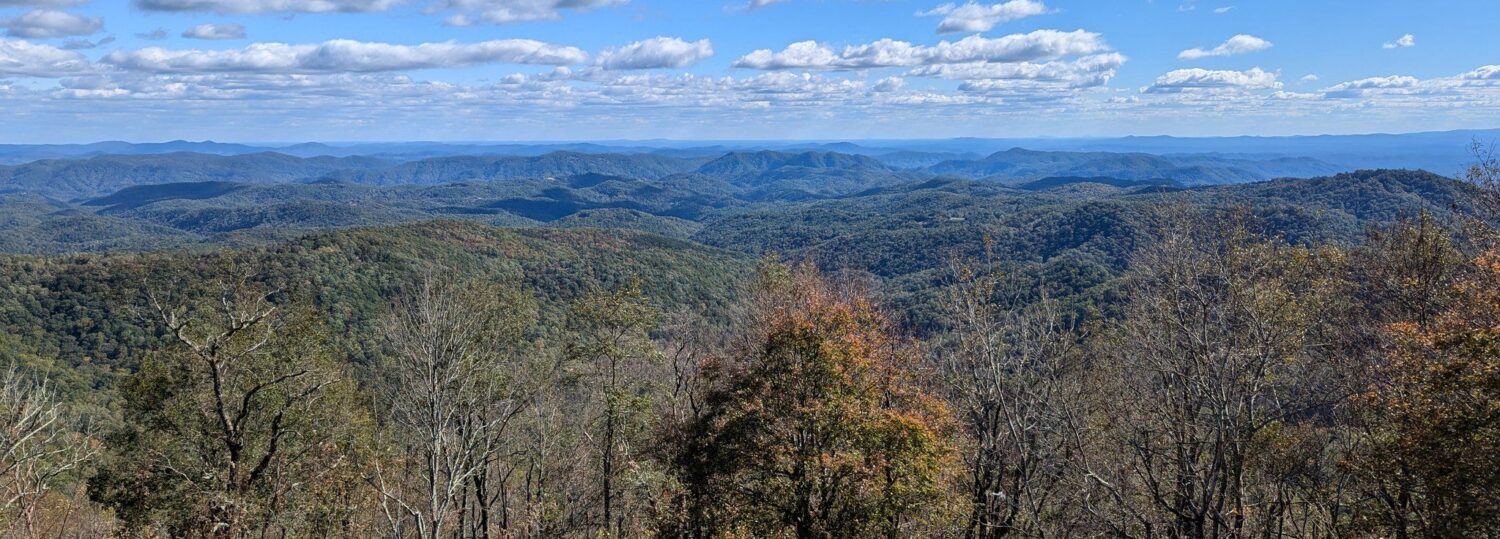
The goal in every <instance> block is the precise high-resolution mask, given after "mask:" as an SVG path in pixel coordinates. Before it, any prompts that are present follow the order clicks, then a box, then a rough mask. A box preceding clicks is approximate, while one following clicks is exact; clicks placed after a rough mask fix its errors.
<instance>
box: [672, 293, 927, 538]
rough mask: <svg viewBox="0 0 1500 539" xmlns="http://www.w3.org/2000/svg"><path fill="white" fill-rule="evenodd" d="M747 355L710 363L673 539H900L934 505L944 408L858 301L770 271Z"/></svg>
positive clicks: (685, 460)
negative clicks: (680, 535)
mask: <svg viewBox="0 0 1500 539" xmlns="http://www.w3.org/2000/svg"><path fill="white" fill-rule="evenodd" d="M761 286H762V290H761V294H762V295H763V297H762V301H761V302H759V305H758V307H757V308H758V312H757V313H755V318H756V319H757V321H758V322H757V323H756V324H755V326H756V327H754V328H753V329H751V331H752V332H754V335H753V339H752V342H753V345H752V346H751V347H750V348H749V349H748V350H746V354H745V355H744V357H740V358H734V359H733V360H730V361H724V362H720V363H719V364H718V365H717V366H716V367H715V369H716V370H715V371H714V372H713V373H712V374H711V377H713V378H715V379H716V382H717V384H716V386H715V387H713V388H712V390H711V391H710V393H709V394H708V396H707V398H706V404H707V406H706V411H705V413H704V414H703V415H702V416H701V417H700V418H698V419H697V420H696V422H695V423H693V424H692V425H691V426H690V427H689V429H688V435H689V436H690V439H689V440H688V441H687V443H686V444H685V446H684V451H683V452H682V454H681V455H680V457H679V458H680V460H681V463H682V468H683V471H684V482H685V483H686V485H687V487H686V488H687V489H688V492H687V495H688V496H690V497H691V498H692V502H690V504H689V509H688V511H689V515H688V521H687V522H686V523H685V527H686V528H687V529H686V530H685V531H686V533H685V535H691V536H703V537H719V536H753V537H872V536H890V537H895V536H905V535H908V534H910V533H911V531H912V530H913V529H914V528H916V527H919V526H921V525H922V519H923V518H924V517H927V516H930V515H928V514H926V513H924V511H925V510H927V509H928V508H931V507H933V506H935V505H938V504H939V503H940V502H941V501H942V500H943V493H944V489H945V486H944V485H943V484H942V482H941V479H942V476H943V470H944V468H945V466H946V465H947V464H948V463H949V461H950V460H951V458H952V456H953V455H952V451H951V449H950V447H949V443H948V425H947V420H946V419H945V418H946V417H947V414H948V411H947V409H946V407H945V406H944V405H943V404H942V403H941V402H940V401H938V400H936V399H934V398H933V397H931V396H929V395H927V394H925V393H923V392H922V391H921V390H920V388H921V387H922V384H921V383H920V382H919V381H918V380H916V379H915V378H914V377H913V372H914V369H916V368H917V367H918V365H919V363H918V361H919V358H920V355H919V354H918V352H917V350H916V348H915V347H914V346H912V345H911V344H910V343H908V342H906V341H903V340H901V339H898V338H895V337H893V336H892V331H891V326H890V323H889V321H888V320H887V319H886V318H885V317H884V316H883V315H881V314H880V313H879V312H878V311H877V310H876V309H875V308H874V307H873V306H871V305H870V303H869V302H868V301H867V300H865V299H863V298H860V297H851V296H848V295H840V294H839V293H837V291H836V287H834V286H833V285H831V284H830V283H829V282H828V281H826V280H825V279H824V278H823V277H821V276H820V275H818V274H817V273H816V272H814V271H813V270H811V269H810V268H805V267H804V268H798V269H796V270H788V269H787V268H771V269H770V271H768V272H765V275H764V277H763V281H762V284H761Z"/></svg>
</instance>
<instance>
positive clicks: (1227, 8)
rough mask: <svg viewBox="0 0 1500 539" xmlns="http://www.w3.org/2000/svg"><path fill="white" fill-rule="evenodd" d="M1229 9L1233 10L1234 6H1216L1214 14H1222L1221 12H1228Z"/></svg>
mask: <svg viewBox="0 0 1500 539" xmlns="http://www.w3.org/2000/svg"><path fill="white" fill-rule="evenodd" d="M1231 11H1234V6H1224V7H1216V8H1214V14H1215V15H1223V14H1225V13H1229V12H1231Z"/></svg>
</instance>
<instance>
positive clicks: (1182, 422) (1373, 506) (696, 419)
mask: <svg viewBox="0 0 1500 539" xmlns="http://www.w3.org/2000/svg"><path fill="white" fill-rule="evenodd" d="M1469 176H1470V179H1471V180H1472V181H1473V182H1474V183H1476V184H1478V185H1480V186H1481V187H1485V188H1487V189H1486V190H1485V193H1487V194H1488V196H1490V197H1492V198H1491V199H1490V200H1488V201H1487V202H1489V203H1490V206H1491V207H1493V208H1500V203H1496V202H1500V196H1496V193H1500V190H1497V189H1495V187H1496V185H1497V184H1496V181H1497V179H1500V164H1497V162H1496V160H1495V159H1490V158H1484V159H1481V160H1480V161H1479V162H1478V163H1477V164H1476V165H1475V167H1474V168H1473V169H1472V170H1471V171H1470V174H1469ZM1168 214H1169V215H1171V216H1172V218H1171V219H1168V221H1169V222H1170V224H1169V225H1168V226H1165V227H1163V229H1162V230H1160V231H1159V233H1158V234H1156V238H1155V239H1154V241H1153V242H1151V243H1150V244H1149V245H1146V246H1144V247H1142V248H1140V249H1139V250H1138V251H1137V252H1136V253H1135V254H1134V255H1133V257H1132V259H1131V263H1130V270H1129V272H1128V273H1127V274H1126V276H1125V277H1123V278H1122V280H1121V281H1120V284H1119V286H1120V290H1121V292H1122V294H1121V295H1122V297H1123V298H1124V299H1123V302H1122V304H1121V305H1120V306H1119V307H1118V308H1117V309H1114V310H1113V313H1112V314H1111V315H1109V316H1105V317H1097V318H1082V317H1079V316H1078V315H1077V314H1076V312H1075V311H1073V310H1069V309H1064V308H1062V306H1061V303H1060V302H1059V301H1057V300H1054V299H1052V298H1049V297H1047V296H1046V295H1045V294H1043V295H1042V296H1041V297H1040V298H1035V297H1032V296H1031V295H1032V293H1033V292H1034V291H1031V290H1023V289H1018V287H1017V286H1016V284H1015V283H1014V282H1013V281H1012V280H1011V279H1009V278H1008V277H1007V276H1006V275H1004V274H1001V273H998V272H996V271H993V268H994V267H995V265H994V264H990V263H989V261H987V260H984V259H965V258H961V257H953V258H952V259H951V260H950V262H949V269H948V271H947V275H946V282H944V283H943V286H944V290H945V291H946V292H945V296H944V300H943V302H942V309H941V311H942V312H941V315H940V316H939V318H940V321H941V329H940V330H938V331H934V332H931V334H928V335H924V336H923V338H921V339H918V338H914V337H912V336H911V335H909V333H908V332H905V331H903V327H902V326H901V324H900V323H899V320H897V319H896V318H895V317H893V316H892V315H891V313H890V312H888V311H887V310H886V309H884V308H882V306H881V304H880V301H879V293H878V291H877V290H876V289H875V286H874V285H872V283H869V282H866V281H862V280H860V279H857V278H851V277H848V276H843V275H838V274H825V273H821V272H819V271H818V270H817V269H815V268H814V267H812V266H810V265H806V264H790V265H789V264H784V263H780V262H777V261H774V260H769V259H768V260H766V261H765V262H763V263H762V265H761V268H760V271H759V273H758V276H757V277H756V278H755V280H754V281H753V282H752V283H747V285H746V290H745V292H744V293H743V294H742V298H741V299H740V301H739V303H738V304H737V305H735V306H734V307H733V308H732V312H731V313H730V316H728V317H727V319H721V318H714V317H707V316H704V315H702V314H700V313H695V312H692V311H682V312H678V311H664V310H662V309H661V308H659V306H657V305H654V304H653V303H652V302H651V301H649V300H647V299H646V296H645V294H643V293H642V288H643V287H645V286H647V284H648V283H641V282H630V283H625V284H621V285H617V286H607V287H606V286H598V287H594V288H593V289H592V290H590V291H589V292H587V293H586V294H584V295H583V297H581V298H580V299H578V300H577V301H574V302H573V304H572V305H571V306H570V308H569V309H568V312H567V316H566V317H565V318H566V324H565V325H564V326H563V327H557V328H552V327H542V326H541V325H540V324H539V322H538V319H539V317H538V311H539V305H538V300H537V298H536V297H535V295H534V294H533V293H531V292H529V291H528V290H527V289H526V288H525V287H524V286H522V285H520V284H518V283H514V282H504V281H501V282H496V281H494V280H489V279H483V278H474V277H472V276H466V275H463V274H459V273H457V272H452V271H443V270H441V269H433V270H432V271H430V272H428V273H426V274H424V275H421V276H420V277H419V278H418V279H416V281H415V282H414V283H411V284H409V285H408V286H406V287H405V289H404V291H403V292H402V293H401V294H400V295H399V296H398V297H396V298H394V299H391V300H390V303H389V305H388V306H387V309H386V314H385V316H384V317H383V318H382V321H381V323H380V324H378V325H376V326H375V327H374V328H373V329H371V331H372V332H373V334H371V335H368V336H366V337H367V338H368V339H367V340H368V341H369V342H370V343H372V344H371V345H370V350H372V351H373V352H372V355H373V356H374V357H375V360H374V363H373V364H371V365H368V366H365V367H359V366H356V365H353V364H351V363H350V362H349V361H347V360H346V358H345V357H343V356H341V354H340V352H339V349H338V347H337V346H336V345H335V344H334V342H333V341H334V339H333V338H332V337H331V334H333V333H335V330H336V329H337V328H333V327H330V325H331V324H332V322H331V321H330V320H328V319H327V318H326V317H323V316H320V315H319V314H317V313H316V311H314V310H313V309H311V308H309V307H308V306H307V303H306V302H305V301H303V300H302V299H301V298H298V297H294V295H293V294H289V293H287V292H284V291H282V290H281V289H279V288H276V287H274V286H267V283H268V282H272V283H274V281H272V280H267V279H259V278H254V276H253V275H251V274H252V273H253V271H247V270H245V269H243V268H224V269H223V271H222V272H221V273H222V277H221V278H219V279H217V280H215V281H214V282H212V283H211V284H210V285H208V286H205V287H191V288H188V287H171V286H166V285H163V286H161V287H158V288H156V289H153V291H151V292H149V293H147V294H144V295H143V297H141V298H139V300H138V301H136V302H135V303H136V305H135V309H134V311H133V312H134V313H135V314H136V315H137V316H141V317H145V318H149V319H151V320H153V321H154V323H155V324H156V325H157V327H159V328H161V330H162V331H163V333H164V334H165V335H166V336H167V337H169V342H170V344H169V345H167V346H164V347H161V348H160V349H159V350H155V351H153V352H152V353H150V354H149V355H148V356H147V358H146V360H145V361H144V363H143V364H142V365H141V367H140V368H139V370H138V371H136V372H134V373H132V374H131V375H130V376H129V377H128V378H127V379H126V381H125V382H124V384H123V386H122V387H121V388H119V417H118V420H117V421H110V422H109V423H110V424H108V425H100V424H95V423H92V422H91V421H89V418H87V417H85V414H79V413H76V411H75V410H73V409H72V408H71V407H70V406H69V405H68V403H66V402H61V401H60V399H59V397H58V396H57V393H56V392H55V391H52V390H51V389H50V388H49V386H48V384H47V382H46V381H45V380H42V379H39V378H37V377H36V375H34V374H33V373H32V372H31V371H29V370H28V369H27V368H25V366H17V367H13V368H11V369H9V370H7V371H5V372H4V374H3V375H0V497H3V500H4V504H3V508H0V530H3V532H0V535H3V536H14V537H104V536H125V537H222V538H242V537H275V538H281V537H391V538H408V537H410V538H423V539H427V538H431V539H438V538H476V539H477V538H509V537H650V536H659V537H687V538H710V537H796V538H827V537H965V538H1002V537H1037V538H1040V537H1121V538H1155V537H1190V538H1248V537H1318V538H1323V537H1327V538H1335V537H1401V538H1407V537H1493V536H1500V517H1497V515H1500V329H1497V328H1500V243H1497V242H1496V241H1495V240H1496V239H1497V238H1500V235H1497V234H1496V233H1495V231H1494V230H1493V229H1492V228H1491V227H1489V226H1488V225H1487V224H1486V223H1487V222H1493V221H1474V222H1469V223H1438V222H1437V221H1436V220H1434V219H1432V218H1431V217H1429V216H1426V215H1416V216H1412V217H1411V218H1410V219H1406V220H1401V221H1398V222H1396V223H1393V224H1391V225H1389V226H1387V227H1383V228H1380V229H1376V230H1372V231H1371V232H1370V234H1369V238H1368V241H1366V242H1365V243H1364V244H1363V245H1361V246H1358V247H1352V248H1338V247H1332V246H1319V245H1300V244H1293V243H1289V242H1286V241H1283V240H1281V239H1278V238H1273V237H1268V236H1267V235H1264V234H1260V233H1257V232H1256V230H1257V225H1256V222H1255V220H1254V219H1252V218H1250V217H1247V216H1246V215H1243V214H1240V213H1236V212H1232V211H1230V212H1218V213H1207V212H1201V211H1194V210H1190V209H1187V208H1182V209H1180V210H1179V211H1175V212H1168ZM1494 215H1500V213H1496V214H1494ZM1017 295H1026V296H1027V297H1028V299H1027V301H1024V302H1018V301H1013V299H1014V297H1015V296H1017Z"/></svg>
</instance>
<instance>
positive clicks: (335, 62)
mask: <svg viewBox="0 0 1500 539" xmlns="http://www.w3.org/2000/svg"><path fill="white" fill-rule="evenodd" d="M587 59H588V54H586V53H584V52H583V51H582V50H580V49H578V48H575V47H568V46H562V45H554V44H551V43H545V42H541V41H533V40H529V39H504V40H495V41H483V42H479V43H454V42H446V43H423V44H421V45H392V44H387V43H365V42H360V41H351V40H347V39H337V40H332V41H325V42H323V43H320V44H310V45H287V44H284V43H255V44H252V45H250V46H247V47H245V48H241V49H228V50H195V49H181V50H169V49H163V48H159V47H150V48H145V49H140V50H136V51H128V52H127V51H116V52H113V53H110V54H109V55H107V56H105V57H104V58H103V60H102V61H103V62H104V63H106V64H110V65H113V66H116V67H119V68H122V69H127V70H131V71H143V72H153V73H214V72H242V73H367V72H377V71H406V70H414V69H432V68H448V67H464V66H472V65H481V64H541V65H568V64H578V63H582V62H584V61H586V60H587Z"/></svg>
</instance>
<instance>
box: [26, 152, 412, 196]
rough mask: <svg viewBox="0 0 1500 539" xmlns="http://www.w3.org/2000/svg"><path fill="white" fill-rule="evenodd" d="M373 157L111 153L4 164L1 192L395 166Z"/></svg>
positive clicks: (105, 189)
mask: <svg viewBox="0 0 1500 539" xmlns="http://www.w3.org/2000/svg"><path fill="white" fill-rule="evenodd" d="M389 165H390V163H389V162H387V161H383V160H379V159H372V158H368V157H348V158H331V157H313V158H300V157H292V156H290V155H284V154H278V153H254V154H244V155H228V156H221V155H206V154H198V153H171V154H161V155H110V156H102V157H93V158H89V159H82V160H46V161H36V162H32V163H27V164H24V165H17V166H11V167H0V192H8V191H9V192H14V191H29V192H34V193H40V194H43V195H46V196H50V197H53V198H58V199H62V200H75V199H81V198H88V197H97V196H101V195H107V194H110V193H114V192H115V191H119V190H121V189H124V188H127V187H134V186H138V185H153V184H164V183H187V182H207V181H218V182H242V183H286V182H296V181H303V180H308V179H316V178H319V177H322V176H323V175H325V174H328V173H331V172H334V171H348V170H363V169H370V168H381V167H386V166H389Z"/></svg>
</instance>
